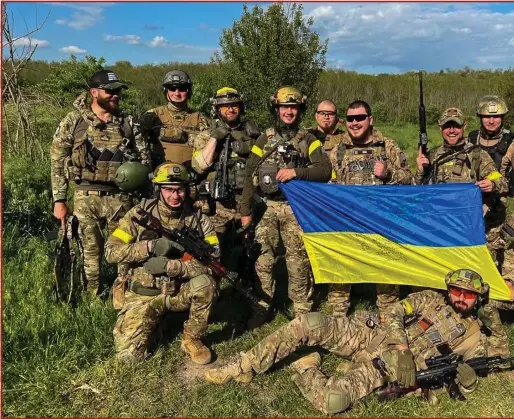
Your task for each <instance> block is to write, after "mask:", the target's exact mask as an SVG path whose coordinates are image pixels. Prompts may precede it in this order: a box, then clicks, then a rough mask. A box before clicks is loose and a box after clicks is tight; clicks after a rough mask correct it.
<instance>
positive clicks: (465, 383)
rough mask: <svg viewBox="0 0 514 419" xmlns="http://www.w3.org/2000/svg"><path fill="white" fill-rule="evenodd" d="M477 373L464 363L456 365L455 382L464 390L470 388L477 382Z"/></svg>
mask: <svg viewBox="0 0 514 419" xmlns="http://www.w3.org/2000/svg"><path fill="white" fill-rule="evenodd" d="M477 380H478V377H477V373H476V372H475V370H474V369H473V368H471V367H470V366H469V365H468V364H466V363H465V362H462V363H460V364H459V365H457V381H458V382H459V383H460V384H461V386H462V387H464V388H471V387H473V385H474V384H475V383H476V382H477Z"/></svg>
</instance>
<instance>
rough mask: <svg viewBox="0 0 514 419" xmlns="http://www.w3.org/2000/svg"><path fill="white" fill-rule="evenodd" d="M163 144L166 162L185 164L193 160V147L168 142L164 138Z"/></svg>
mask: <svg viewBox="0 0 514 419" xmlns="http://www.w3.org/2000/svg"><path fill="white" fill-rule="evenodd" d="M186 141H187V139H186ZM161 144H162V148H163V149H164V155H165V158H166V161H170V162H172V163H177V164H184V163H186V162H190V161H191V158H192V157H193V147H191V146H189V145H187V144H181V143H176V142H167V141H166V139H164V138H162V143H161Z"/></svg>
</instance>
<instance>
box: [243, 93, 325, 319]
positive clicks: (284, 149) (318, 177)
mask: <svg viewBox="0 0 514 419" xmlns="http://www.w3.org/2000/svg"><path fill="white" fill-rule="evenodd" d="M305 108H306V97H305V96H303V95H302V94H301V93H300V92H299V91H298V89H295V88H294V87H290V86H286V87H281V88H279V89H278V90H276V91H275V93H274V94H273V96H272V97H271V111H272V113H273V115H274V116H275V120H276V123H275V126H274V127H271V128H268V129H267V130H266V132H265V134H263V135H261V136H260V137H259V138H258V139H257V141H256V142H255V144H254V146H253V147H252V153H251V156H250V158H249V159H248V162H247V165H246V176H245V183H244V187H243V195H242V199H241V216H242V218H241V222H242V225H243V226H246V225H248V224H250V223H251V222H252V217H255V205H254V206H253V209H252V206H251V201H252V195H253V194H254V192H256V193H257V194H258V195H259V196H260V197H261V198H264V199H265V202H266V209H265V211H264V215H263V216H262V219H261V220H254V223H256V228H255V248H256V253H257V260H256V263H255V271H256V274H257V277H258V278H257V283H256V284H255V285H256V288H257V290H256V291H257V292H258V293H259V294H260V296H261V297H262V300H261V303H260V304H261V310H260V311H257V310H255V311H254V315H253V316H252V318H251V319H250V320H249V321H248V327H249V328H253V327H258V326H259V325H261V324H262V323H263V322H264V321H266V320H267V317H268V312H269V309H270V302H271V299H272V298H273V295H274V291H275V280H274V278H273V276H272V269H273V265H274V262H275V257H276V256H277V254H278V248H279V242H280V239H282V242H283V244H284V247H285V262H286V266H287V271H288V275H289V297H290V298H291V299H292V300H293V302H294V312H295V315H300V314H302V313H306V312H308V311H310V309H311V307H312V302H311V301H310V292H311V287H312V285H311V279H310V277H311V272H310V265H309V259H308V257H307V252H306V250H305V247H304V245H303V242H302V239H301V237H300V234H301V230H300V227H299V225H298V223H297V221H296V219H295V217H294V215H293V212H292V210H291V207H290V205H289V204H288V202H287V200H286V198H285V196H284V195H283V194H282V193H281V192H280V189H279V187H278V183H280V182H288V181H290V180H292V179H301V180H310V181H315V182H327V181H328V180H329V179H330V173H331V167H330V161H329V160H328V157H327V155H326V154H325V151H324V150H323V146H322V144H321V141H319V140H318V139H316V137H314V136H313V135H312V134H310V133H309V132H308V131H306V130H303V129H300V120H301V116H302V114H303V112H304V111H305ZM254 179H255V181H256V184H258V186H257V187H255V186H254Z"/></svg>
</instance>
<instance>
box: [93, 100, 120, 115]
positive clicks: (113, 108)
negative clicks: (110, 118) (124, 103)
mask: <svg viewBox="0 0 514 419" xmlns="http://www.w3.org/2000/svg"><path fill="white" fill-rule="evenodd" d="M96 102H97V103H98V106H100V107H101V108H102V109H104V110H105V111H107V112H109V113H111V114H115V113H117V112H118V106H119V105H118V103H117V102H116V103H115V104H114V103H113V102H110V101H109V99H107V98H104V97H99V98H97V100H96Z"/></svg>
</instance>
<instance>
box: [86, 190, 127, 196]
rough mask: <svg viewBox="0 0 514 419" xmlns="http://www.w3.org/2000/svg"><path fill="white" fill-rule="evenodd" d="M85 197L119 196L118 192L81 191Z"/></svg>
mask: <svg viewBox="0 0 514 419" xmlns="http://www.w3.org/2000/svg"><path fill="white" fill-rule="evenodd" d="M81 192H84V193H85V194H86V195H88V196H89V195H96V196H110V195H116V194H119V193H120V192H119V191H91V190H82V191H81Z"/></svg>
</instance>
